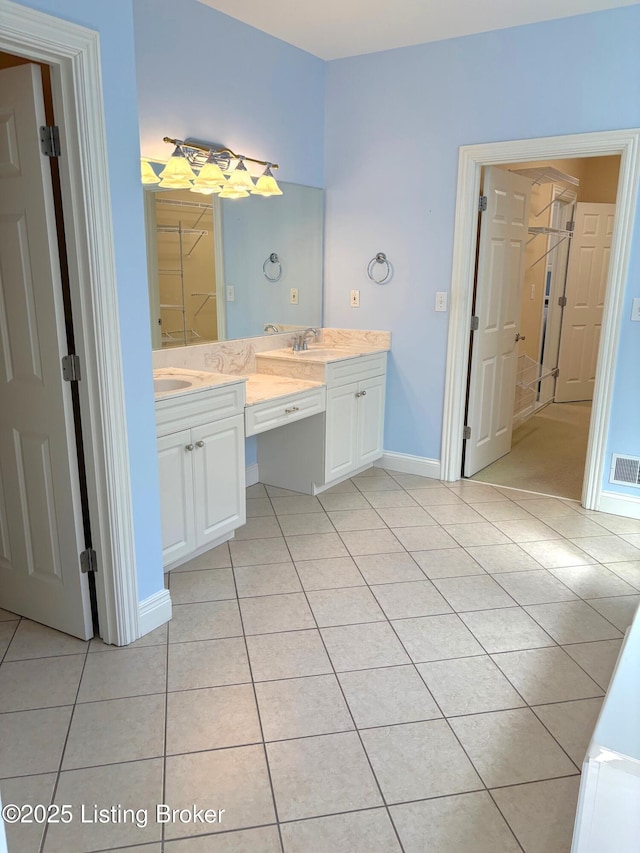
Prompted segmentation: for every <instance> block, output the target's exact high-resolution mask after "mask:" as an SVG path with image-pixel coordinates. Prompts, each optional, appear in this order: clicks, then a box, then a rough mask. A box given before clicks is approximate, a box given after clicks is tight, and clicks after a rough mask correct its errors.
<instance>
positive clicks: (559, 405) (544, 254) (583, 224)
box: [466, 156, 620, 500]
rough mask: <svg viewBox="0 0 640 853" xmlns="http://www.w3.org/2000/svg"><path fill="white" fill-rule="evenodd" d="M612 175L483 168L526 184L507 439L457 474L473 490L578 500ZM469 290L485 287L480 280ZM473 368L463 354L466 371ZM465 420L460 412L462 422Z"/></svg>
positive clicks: (607, 161)
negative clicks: (486, 486)
mask: <svg viewBox="0 0 640 853" xmlns="http://www.w3.org/2000/svg"><path fill="white" fill-rule="evenodd" d="M619 166H620V158H619V156H608V157H596V158H581V159H577V158H573V159H564V160H553V161H551V160H546V161H536V162H527V163H510V164H497V165H496V166H495V167H491V168H499V169H504V170H506V171H508V172H510V173H513V175H520V176H523V177H525V178H526V179H527V180H528V181H529V182H530V189H529V190H528V192H527V196H528V201H529V204H528V228H527V234H526V243H525V245H524V246H523V258H522V260H523V263H522V264H521V269H520V272H519V276H520V292H519V305H518V309H517V314H518V317H517V320H516V326H517V333H516V334H515V335H514V338H515V340H514V341H513V343H514V351H513V356H514V364H513V373H514V376H513V379H512V380H511V381H512V382H513V386H514V387H513V389H507V392H509V391H511V390H513V394H512V397H511V398H510V399H513V405H512V409H511V416H512V428H513V432H512V434H511V435H510V442H508V444H507V445H505V444H504V442H503V446H502V449H501V451H499V452H500V453H501V455H500V456H499V458H496V459H495V461H494V460H492V461H491V462H490V463H489V464H488V465H484V464H482V462H481V463H480V464H482V467H481V468H480V469H479V470H474V469H473V468H471V470H468V469H469V466H468V465H467V466H466V468H467V474H468V476H471V477H472V478H473V479H474V480H478V481H481V482H485V483H491V484H494V485H502V486H507V487H512V488H522V484H523V483H526V484H527V488H528V489H532V490H534V491H538V492H541V493H543V494H550V495H557V496H560V497H565V498H572V499H577V500H579V499H580V497H581V494H582V481H583V478H584V468H585V459H586V454H587V445H588V438H589V425H590V420H591V402H592V399H593V389H594V382H595V375H596V366H597V356H598V347H599V339H600V329H601V326H602V313H603V307H604V302H605V294H606V283H607V275H608V265H609V256H610V250H611V238H612V233H613V225H614V218H615V199H616V193H617V186H618V177H619ZM483 227H484V225H483V223H481V226H480V237H479V241H481V240H482V229H483ZM523 230H524V229H523ZM477 282H478V284H479V286H481V287H482V286H484V287H487V284H486V282H484V283H483V277H482V275H480V276H479V278H478V280H477ZM479 302H481V300H480V299H479V294H478V293H477V292H476V303H479ZM472 337H475V336H473V335H472ZM472 345H473V341H472ZM473 358H474V356H473V351H472V355H471V365H470V369H472V367H473ZM507 381H509V380H507ZM476 396H477V395H476ZM498 396H499V395H498ZM471 401H472V402H473V395H471ZM476 405H478V403H477V401H476ZM494 405H496V403H495V400H494ZM503 405H504V401H503ZM472 420H473V413H469V412H468V413H467V419H466V422H467V423H470V422H471V421H472ZM476 420H477V419H476ZM505 450H506V452H504V451H505ZM494 455H496V454H494ZM489 458H490V457H489ZM482 461H486V455H485V457H484V458H483V460H482ZM475 467H476V468H477V467H478V465H476V466H475Z"/></svg>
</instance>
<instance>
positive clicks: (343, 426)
mask: <svg viewBox="0 0 640 853" xmlns="http://www.w3.org/2000/svg"><path fill="white" fill-rule="evenodd" d="M384 386H385V379H384V376H375V377H373V378H371V379H363V380H361V381H360V382H349V383H348V384H346V385H340V386H338V387H337V388H330V389H329V390H328V391H327V423H326V440H325V466H324V479H325V483H329V482H331V481H332V480H336V479H338V478H339V477H344V476H348V475H349V474H350V473H352V472H353V471H356V470H357V469H358V468H362V467H363V466H365V465H368V464H371V463H372V462H374V461H375V460H376V459H379V458H380V456H381V455H382V432H383V426H384Z"/></svg>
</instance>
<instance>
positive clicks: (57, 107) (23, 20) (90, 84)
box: [0, 0, 171, 645]
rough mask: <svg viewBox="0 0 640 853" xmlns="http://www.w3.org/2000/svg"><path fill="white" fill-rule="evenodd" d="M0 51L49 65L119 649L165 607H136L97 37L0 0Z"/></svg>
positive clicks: (99, 579)
mask: <svg viewBox="0 0 640 853" xmlns="http://www.w3.org/2000/svg"><path fill="white" fill-rule="evenodd" d="M0 49H1V50H3V51H6V52H8V53H13V54H16V55H18V56H23V57H25V58H28V59H30V60H32V61H34V62H44V63H47V64H48V65H49V66H50V68H51V81H52V90H53V108H54V114H55V116H56V121H57V123H58V124H59V125H60V130H61V137H62V143H63V146H62V153H61V156H60V157H59V158H58V163H59V167H60V185H61V190H62V203H63V209H64V211H65V214H67V215H66V217H65V238H66V243H67V255H68V264H69V276H70V288H71V301H72V305H73V312H74V332H75V336H76V350H77V352H79V353H80V354H81V357H82V375H83V381H82V382H80V384H79V392H80V394H79V396H80V407H81V412H82V420H83V441H84V452H85V463H86V467H87V488H88V499H89V511H90V516H91V523H92V531H91V534H92V542H93V547H94V548H95V550H96V552H97V554H98V565H99V571H98V572H97V574H96V595H97V604H98V614H99V621H100V634H101V636H102V638H103V639H104V640H105V642H107V643H115V644H117V645H126V644H127V643H130V642H132V641H133V640H136V639H137V638H138V637H139V636H140V635H141V632H142V633H146V632H147V631H150V630H152V629H153V628H155V627H157V626H158V625H159V624H162V623H163V622H165V621H166V620H167V619H168V618H169V617H170V613H171V604H170V596H169V592H168V590H164V589H162V590H161V591H159V592H158V593H155V594H154V595H153V596H150V597H149V598H148V599H145V601H144V602H140V603H139V602H138V586H137V575H136V552H135V543H134V531H133V513H132V505H131V483H130V470H129V453H128V434H127V423H126V417H125V408H124V381H123V372H122V359H121V349H120V347H121V342H120V322H119V316H118V301H117V288H116V274H115V253H114V239H113V228H112V222H111V200H110V183H109V164H108V159H107V144H106V131H105V116H104V99H103V92H102V78H101V75H102V70H101V61H100V43H99V37H98V34H97V33H96V32H95V31H93V30H90V29H87V28H86V27H82V26H79V25H77V24H74V23H71V22H70V21H65V20H63V19H61V18H56V17H54V16H52V15H47V14H45V13H43V12H39V11H36V10H34V9H30V8H28V7H26V6H23V5H20V4H19V3H13V2H11V0H0ZM160 583H161V574H160Z"/></svg>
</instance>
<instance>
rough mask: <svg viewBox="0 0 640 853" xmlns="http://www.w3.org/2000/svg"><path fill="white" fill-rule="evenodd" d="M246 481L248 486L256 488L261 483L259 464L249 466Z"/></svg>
mask: <svg viewBox="0 0 640 853" xmlns="http://www.w3.org/2000/svg"><path fill="white" fill-rule="evenodd" d="M245 479H246V484H247V486H255V484H256V483H259V482H260V472H259V471H258V463H257V462H256V463H255V465H247V467H246V468H245Z"/></svg>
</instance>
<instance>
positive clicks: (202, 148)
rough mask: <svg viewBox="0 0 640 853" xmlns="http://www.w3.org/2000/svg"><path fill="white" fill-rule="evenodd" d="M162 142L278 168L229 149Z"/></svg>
mask: <svg viewBox="0 0 640 853" xmlns="http://www.w3.org/2000/svg"><path fill="white" fill-rule="evenodd" d="M162 141H163V142H167V143H168V144H170V145H175V146H177V147H179V148H193V149H195V150H196V151H202V152H204V153H205V154H207V155H208V154H213V155H214V156H215V155H220V154H227V155H229V157H231V158H232V159H234V160H240V159H244V160H249V161H250V162H251V163H259V164H260V165H261V166H270V167H271V168H272V169H277V168H278V164H277V163H269V162H268V161H267V160H256V158H255V157H247V156H246V155H242V154H235V153H234V152H233V151H232V150H231V149H230V148H215V147H213V148H212V147H211V146H208V145H201V144H200V143H198V142H185V141H184V140H183V139H171V138H170V137H169V136H165V137H164V139H163V140H162Z"/></svg>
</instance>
